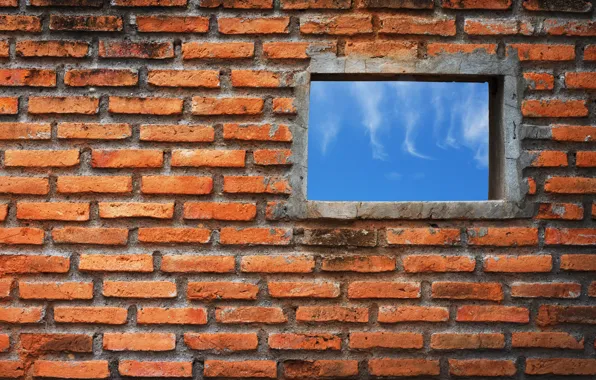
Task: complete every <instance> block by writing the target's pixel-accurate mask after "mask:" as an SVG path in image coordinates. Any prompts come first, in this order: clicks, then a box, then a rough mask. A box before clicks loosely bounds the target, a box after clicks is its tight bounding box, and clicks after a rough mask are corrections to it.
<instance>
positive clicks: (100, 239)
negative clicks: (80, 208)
mask: <svg viewBox="0 0 596 380" xmlns="http://www.w3.org/2000/svg"><path fill="white" fill-rule="evenodd" d="M52 240H54V242H55V243H61V244H101V245H126V243H127V242H128V229H126V228H94V227H62V228H54V229H53V230H52Z"/></svg>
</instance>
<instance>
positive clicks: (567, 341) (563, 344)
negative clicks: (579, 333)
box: [511, 331, 584, 350]
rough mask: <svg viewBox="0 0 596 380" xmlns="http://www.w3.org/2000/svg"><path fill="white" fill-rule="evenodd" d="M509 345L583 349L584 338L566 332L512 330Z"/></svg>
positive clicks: (515, 346)
mask: <svg viewBox="0 0 596 380" xmlns="http://www.w3.org/2000/svg"><path fill="white" fill-rule="evenodd" d="M511 347H514V348H565V349H570V350H583V349H584V339H583V338H576V337H575V336H573V335H571V334H569V333H566V332H556V331H555V332H513V333H511Z"/></svg>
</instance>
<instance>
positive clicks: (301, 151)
mask: <svg viewBox="0 0 596 380" xmlns="http://www.w3.org/2000/svg"><path fill="white" fill-rule="evenodd" d="M331 75H333V76H341V77H342V78H343V79H350V78H354V79H350V80H356V79H357V78H360V79H362V78H363V77H365V76H367V77H375V78H388V79H389V80H395V79H396V78H398V77H401V78H407V76H423V77H426V78H433V80H436V81H445V80H453V79H456V80H463V81H465V80H466V78H469V79H473V80H471V81H474V80H478V79H479V78H492V79H493V80H494V84H493V86H492V90H493V91H494V92H493V93H492V94H491V96H493V97H494V98H493V99H492V100H491V110H490V130H489V141H490V144H491V145H492V146H491V147H490V148H489V157H490V159H489V161H490V163H491V164H490V165H491V168H490V170H489V171H490V177H491V178H490V180H489V189H490V198H491V199H493V200H487V201H470V202H460V201H454V202H446V201H431V202H328V201H312V200H308V199H307V197H306V194H307V193H306V189H307V170H308V156H307V153H308V115H309V97H310V82H311V78H317V77H322V76H331ZM519 76H520V65H519V61H518V59H517V57H514V56H513V55H510V56H508V57H506V58H500V57H498V56H497V55H496V54H487V53H485V52H476V53H473V54H466V55H464V54H456V55H449V56H439V57H434V58H430V59H420V60H416V61H399V60H395V59H390V58H362V57H356V58H352V57H337V56H335V55H333V54H328V53H321V54H317V53H316V52H315V54H314V55H313V56H312V57H311V62H310V65H309V66H308V68H307V69H306V70H305V71H303V72H300V73H299V74H298V75H297V76H296V89H295V95H296V106H297V109H298V113H297V117H296V120H295V122H294V124H293V125H294V128H293V133H294V142H293V144H292V157H293V166H292V169H291V173H290V174H291V176H290V184H291V185H292V189H293V190H292V194H291V195H290V197H289V200H288V207H287V210H286V212H287V215H288V216H289V217H291V218H293V219H340V220H349V219H431V220H441V219H515V218H531V217H532V215H533V205H532V204H530V203H529V202H527V201H526V200H525V195H526V194H527V184H526V183H525V181H524V180H523V176H522V169H523V167H524V165H523V162H522V155H521V137H520V133H519V132H520V127H521V123H522V114H521V110H520V104H519V103H520V96H519V94H521V93H522V91H523V88H522V87H521V86H522V84H520V81H519ZM495 84H496V86H495ZM493 104H494V106H493ZM494 144H497V146H494Z"/></svg>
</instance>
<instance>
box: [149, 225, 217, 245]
mask: <svg viewBox="0 0 596 380" xmlns="http://www.w3.org/2000/svg"><path fill="white" fill-rule="evenodd" d="M138 239H139V242H141V243H158V244H164V243H199V244H206V243H208V242H209V240H210V239H211V230H209V229H206V228H192V227H188V228H186V227H180V228H170V227H147V228H139V232H138Z"/></svg>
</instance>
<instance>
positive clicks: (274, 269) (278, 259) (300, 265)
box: [240, 255, 315, 273]
mask: <svg viewBox="0 0 596 380" xmlns="http://www.w3.org/2000/svg"><path fill="white" fill-rule="evenodd" d="M314 267H315V260H314V257H312V256H291V255H284V256H269V255H267V256H244V257H242V259H241V263H240V270H241V271H242V272H247V273H310V272H312V271H313V270H314Z"/></svg>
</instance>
